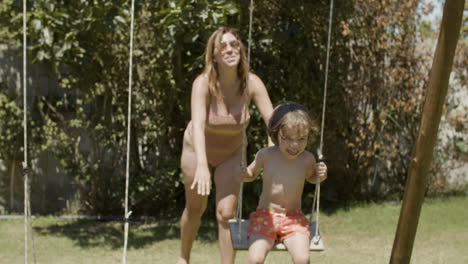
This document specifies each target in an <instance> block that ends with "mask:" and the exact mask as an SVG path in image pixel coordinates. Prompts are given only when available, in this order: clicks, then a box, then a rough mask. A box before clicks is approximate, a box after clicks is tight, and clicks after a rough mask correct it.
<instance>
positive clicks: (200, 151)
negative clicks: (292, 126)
mask: <svg viewBox="0 0 468 264" xmlns="http://www.w3.org/2000/svg"><path fill="white" fill-rule="evenodd" d="M245 54H246V51H245V47H244V45H243V44H242V43H241V41H240V38H239V36H238V34H237V33H236V32H235V30H233V29H231V28H226V27H222V28H219V29H218V30H216V31H215V32H214V33H213V34H212V35H211V37H210V38H209V40H208V43H207V47H206V50H205V69H204V71H203V73H202V74H200V75H199V76H198V77H197V78H196V79H195V81H194V82H193V85H192V96H191V118H192V120H191V121H190V123H189V124H188V126H187V128H186V130H185V134H184V143H183V149H182V157H181V168H182V172H183V177H184V184H185V200H186V202H185V209H184V212H183V214H182V217H181V235H180V236H181V253H180V254H181V255H180V258H179V261H178V263H179V264H182V263H189V259H190V250H191V248H192V244H193V241H194V240H195V237H196V234H197V231H198V228H199V227H200V219H201V216H202V214H203V212H204V211H205V209H206V204H207V200H208V195H209V194H210V190H211V172H213V173H214V183H215V185H216V219H217V222H218V235H219V247H220V254H221V263H234V257H235V253H234V250H233V248H232V244H231V238H230V233H229V225H228V220H229V219H231V218H234V215H235V209H236V204H237V198H238V193H239V188H240V183H239V182H238V181H237V180H236V175H237V174H238V173H240V164H241V161H242V160H243V158H244V157H242V152H243V151H242V148H243V141H244V137H243V129H244V126H246V125H247V124H248V122H249V119H250V116H249V114H248V112H247V113H245V111H246V107H245V104H247V105H248V104H249V102H250V101H251V100H252V99H253V100H254V102H255V104H256V106H257V108H258V110H259V111H260V114H261V115H262V117H263V120H264V121H265V123H268V120H269V118H270V115H271V113H272V112H273V107H272V104H271V101H270V98H269V96H268V93H267V90H266V88H265V85H264V84H263V82H262V81H261V80H260V78H259V77H257V76H256V75H255V74H253V73H250V72H248V63H247V59H246V55H245Z"/></svg>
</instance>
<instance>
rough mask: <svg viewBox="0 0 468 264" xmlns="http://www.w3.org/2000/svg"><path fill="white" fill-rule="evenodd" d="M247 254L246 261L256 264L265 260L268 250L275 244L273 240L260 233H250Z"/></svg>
mask: <svg viewBox="0 0 468 264" xmlns="http://www.w3.org/2000/svg"><path fill="white" fill-rule="evenodd" d="M249 242H250V245H249V254H248V257H247V263H249V264H257V263H263V262H265V259H266V257H267V254H268V252H269V251H270V250H271V249H272V248H273V246H274V245H275V240H274V239H272V238H268V237H264V236H262V235H252V236H251V237H250V238H249Z"/></svg>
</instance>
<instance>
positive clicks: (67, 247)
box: [0, 196, 468, 264]
mask: <svg viewBox="0 0 468 264" xmlns="http://www.w3.org/2000/svg"><path fill="white" fill-rule="evenodd" d="M399 213H400V205H396V204H389V203H387V204H370V205H362V206H355V207H352V208H350V209H349V210H338V211H335V212H334V213H332V214H330V215H326V214H321V216H320V227H321V233H322V237H323V239H324V243H325V247H326V249H325V251H323V252H312V253H311V263H330V264H331V263H333V264H340V263H347V264H350V263H356V264H357V263H359V264H365V263H369V264H375V263H389V259H390V255H391V250H392V246H393V239H394V236H395V230H396V226H397V222H398V215H399ZM467 219H468V197H466V196H465V197H452V198H447V199H443V200H436V201H426V202H425V204H424V206H423V209H422V214H421V218H420V221H419V226H418V232H417V235H416V240H415V243H414V248H413V254H412V261H411V263H413V264H442V263H447V264H457V263H460V264H465V263H468V253H467V249H468V220H467ZM23 224H24V223H23V220H21V219H16V220H0V263H5V264H10V263H11V264H15V263H24V227H23ZM33 229H34V240H35V253H36V259H37V263H41V264H42V263H44V264H45V263H47V264H72V263H73V264H77V263H86V264H94V263H96V264H97V263H99V264H101V263H121V262H122V260H121V259H122V246H123V225H122V224H121V223H118V222H98V221H90V220H64V219H59V218H51V217H43V218H36V219H34V220H33ZM178 234H179V229H178V219H171V220H166V221H158V222H146V223H132V224H131V225H130V235H129V249H128V257H127V259H128V261H127V263H130V264H137V263H175V261H176V259H177V256H178V252H179V240H178ZM30 257H31V261H30V263H34V262H33V261H32V259H33V256H32V251H31V252H30ZM245 260H246V252H244V251H242V252H239V253H238V255H237V262H236V263H245ZM192 263H203V264H210V263H219V253H218V247H217V244H216V224H215V222H205V223H203V226H202V228H201V230H200V233H199V237H198V239H197V241H196V242H195V245H194V248H193V252H192ZM266 263H291V260H290V257H289V255H288V253H287V252H272V253H270V254H269V256H268V259H267V262H266Z"/></svg>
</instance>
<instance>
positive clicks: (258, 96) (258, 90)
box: [249, 73, 273, 146]
mask: <svg viewBox="0 0 468 264" xmlns="http://www.w3.org/2000/svg"><path fill="white" fill-rule="evenodd" d="M249 90H250V93H251V94H250V95H251V97H252V98H253V100H254V102H255V105H256V106H257V108H258V111H260V114H261V115H262V118H263V121H264V122H265V124H266V125H267V126H268V121H269V120H270V117H271V114H272V113H273V106H272V104H271V100H270V96H269V95H268V92H267V89H266V87H265V85H264V84H263V82H262V80H261V79H260V78H259V77H258V76H257V75H255V74H253V73H250V74H249ZM268 146H273V142H272V141H271V139H270V137H268Z"/></svg>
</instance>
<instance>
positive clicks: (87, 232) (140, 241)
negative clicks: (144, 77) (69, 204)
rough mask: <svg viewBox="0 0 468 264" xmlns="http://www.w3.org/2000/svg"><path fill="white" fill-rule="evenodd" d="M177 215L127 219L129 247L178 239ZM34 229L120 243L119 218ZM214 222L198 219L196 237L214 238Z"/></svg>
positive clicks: (85, 241)
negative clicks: (160, 218) (174, 216)
mask: <svg viewBox="0 0 468 264" xmlns="http://www.w3.org/2000/svg"><path fill="white" fill-rule="evenodd" d="M179 220H180V219H179V218H171V219H164V220H158V221H138V222H130V224H129V235H128V245H129V248H134V249H138V248H143V247H146V246H150V245H151V244H153V243H156V242H160V241H164V240H173V239H176V240H178V239H180V238H179V236H180V227H179ZM34 232H35V233H36V234H37V235H40V236H49V237H50V236H55V237H66V238H68V239H70V240H72V241H74V242H75V243H76V245H77V246H79V247H82V248H92V247H106V248H111V249H118V248H122V247H123V244H124V223H122V222H119V221H96V220H63V222H60V223H58V224H57V222H56V221H54V223H53V224H52V223H51V224H50V225H48V224H47V223H45V224H42V225H40V226H34ZM217 233H218V231H217V223H216V221H214V220H206V219H203V220H202V224H201V226H200V230H199V232H198V235H197V240H198V241H204V242H216V241H217V239H218V238H217Z"/></svg>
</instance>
